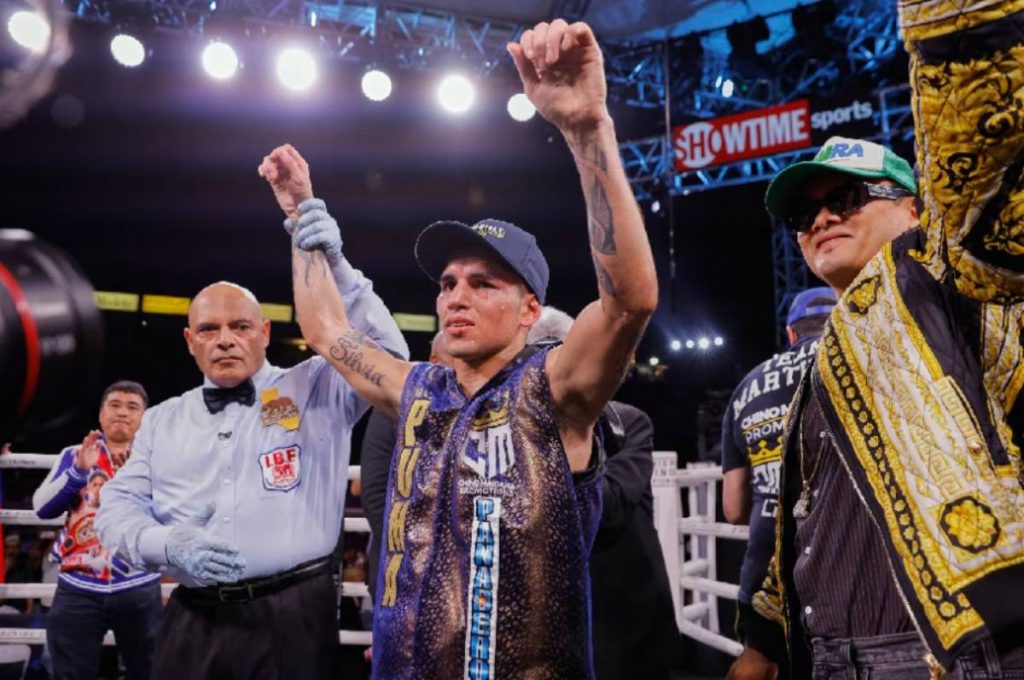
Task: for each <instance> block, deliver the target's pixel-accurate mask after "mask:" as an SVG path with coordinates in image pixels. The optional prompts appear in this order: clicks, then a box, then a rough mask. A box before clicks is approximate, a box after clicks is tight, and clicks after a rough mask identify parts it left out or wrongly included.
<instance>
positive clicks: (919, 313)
mask: <svg viewBox="0 0 1024 680" xmlns="http://www.w3.org/2000/svg"><path fill="white" fill-rule="evenodd" d="M899 13H900V21H901V26H902V29H903V33H904V39H905V41H906V44H907V49H908V51H909V53H910V56H911V85H912V88H913V100H912V106H913V109H914V114H915V122H916V133H917V135H916V142H917V161H918V172H919V175H920V188H921V201H922V204H923V208H924V209H923V211H922V216H921V226H922V229H921V230H914V231H912V232H909V233H907V234H905V235H903V236H901V237H900V238H898V239H896V240H895V241H894V242H892V243H891V244H889V245H887V246H886V247H885V248H884V249H883V250H882V252H881V253H879V254H878V255H876V256H875V257H874V258H873V259H872V260H871V262H870V263H869V264H868V265H867V266H866V267H865V268H864V270H862V271H861V272H860V274H859V275H858V277H857V278H856V279H855V280H854V282H853V283H852V284H851V286H850V287H849V288H848V289H847V291H846V293H845V294H844V295H843V297H842V299H841V300H840V303H839V305H837V306H836V308H835V310H834V311H833V313H832V315H831V317H830V319H829V322H828V324H827V326H826V330H825V333H824V335H823V336H822V341H821V344H820V345H819V350H818V356H817V360H816V370H814V371H809V372H808V376H807V378H806V380H805V384H804V386H803V388H802V392H801V393H799V394H798V395H797V396H796V397H795V400H796V401H795V402H794V403H795V404H796V405H797V408H794V409H792V410H791V413H790V423H789V425H791V424H792V423H795V422H797V417H798V414H799V413H800V407H801V406H802V404H803V403H804V397H805V395H806V390H808V389H814V390H815V391H816V395H817V397H818V401H819V402H820V403H821V405H822V408H823V410H824V412H825V416H826V421H827V423H828V425H829V429H830V431H831V433H832V436H833V438H834V439H835V449H836V450H837V451H838V453H839V455H840V459H841V461H842V463H843V467H845V468H846V470H847V473H848V474H849V475H850V478H851V480H852V481H853V483H854V486H855V488H856V490H857V494H858V496H859V497H860V499H861V501H862V502H863V503H864V506H865V508H866V509H867V511H868V513H869V515H870V517H871V519H872V521H873V522H874V524H875V525H876V526H877V527H878V529H879V532H880V535H881V537H882V540H883V543H884V544H885V546H886V548H887V553H888V556H889V563H890V564H889V566H890V571H891V573H892V575H893V578H894V580H895V582H896V584H897V585H898V587H899V590H900V591H901V593H902V595H903V599H904V601H905V603H906V605H907V609H908V612H909V614H910V615H911V618H912V619H913V621H914V624H915V626H916V628H917V629H918V631H919V633H920V635H921V638H922V640H923V641H924V642H925V644H926V646H927V647H928V649H929V650H930V652H931V654H932V655H933V656H934V660H937V662H938V663H939V664H941V665H942V666H944V667H946V668H949V667H950V665H951V663H952V660H953V659H954V658H955V657H956V655H957V653H958V651H959V650H961V649H962V648H963V647H964V646H965V645H968V644H970V643H972V642H975V641H977V640H980V639H983V638H985V637H988V636H990V635H993V634H995V633H997V632H998V631H1000V630H1002V629H1005V628H1007V627H1009V626H1011V625H1014V624H1017V623H1020V622H1021V621H1024V607H1022V606H1021V605H1020V603H1021V602H1024V473H1022V468H1021V439H1022V435H1024V432H1022V428H1024V418H1022V416H1024V403H1022V402H1024V399H1020V398H1019V397H1020V392H1021V388H1022V386H1024V352H1022V346H1021V332H1022V329H1024V174H1022V169H1024V0H1003V1H1001V2H999V1H993V0H975V1H973V2H972V1H970V0H967V1H965V0H907V1H904V2H901V3H900V4H899ZM789 429H790V430H792V429H794V428H792V427H789ZM795 439H796V438H795V436H794V437H789V436H787V445H786V453H785V459H784V462H783V476H784V477H785V475H786V474H787V472H788V474H795V470H796V469H798V465H797V464H796V460H795V458H794V456H795V452H794V449H795V445H796V442H795ZM782 487H783V489H785V487H786V484H785V483H783V484H782ZM793 500H794V499H793V498H787V497H786V494H785V491H783V498H782V504H781V508H782V510H781V511H780V512H779V520H778V524H777V529H776V534H777V535H776V553H775V558H774V560H773V568H772V570H771V572H770V574H769V577H768V579H767V580H766V582H765V587H764V588H763V589H762V591H760V592H759V593H758V594H757V595H756V596H755V599H754V606H755V609H756V610H757V612H758V613H759V614H760V615H761V616H762V617H766V619H762V620H761V621H762V625H761V626H760V630H758V626H757V625H756V623H755V624H754V625H747V626H746V627H745V629H746V630H747V631H748V644H750V645H751V646H754V647H758V648H760V649H761V650H762V651H766V652H769V653H771V652H772V650H771V649H769V647H770V646H771V640H772V638H773V635H772V634H771V631H770V628H771V626H766V625H763V624H765V623H767V621H768V620H770V621H773V622H775V623H779V624H782V625H783V627H784V629H785V631H786V632H787V634H788V642H789V644H788V648H789V651H790V653H791V658H790V662H791V664H792V674H793V676H794V677H804V676H805V673H806V672H805V670H804V664H805V663H806V662H807V658H806V648H805V645H804V644H802V643H801V642H799V640H800V637H801V636H800V632H801V631H800V630H799V623H798V621H797V620H796V619H797V617H796V616H790V614H791V613H795V610H794V609H793V603H792V593H793V588H792V581H791V570H792V565H793V563H794V561H795V556H794V555H792V549H793V548H792V546H793V533H794V529H795V527H794V526H793V521H792V504H793ZM775 639H777V640H778V639H781V638H778V637H777V636H776V637H775ZM778 651H779V650H778V649H776V650H775V652H776V653H775V654H771V655H772V656H775V657H776V658H779V655H778V654H777V652H778Z"/></svg>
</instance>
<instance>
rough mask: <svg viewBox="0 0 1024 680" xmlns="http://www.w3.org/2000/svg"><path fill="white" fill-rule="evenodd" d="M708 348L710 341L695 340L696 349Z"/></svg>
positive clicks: (703, 339) (704, 339) (705, 339)
mask: <svg viewBox="0 0 1024 680" xmlns="http://www.w3.org/2000/svg"><path fill="white" fill-rule="evenodd" d="M708 347H711V341H710V340H708V339H707V338H698V339H697V348H698V349H707V348H708Z"/></svg>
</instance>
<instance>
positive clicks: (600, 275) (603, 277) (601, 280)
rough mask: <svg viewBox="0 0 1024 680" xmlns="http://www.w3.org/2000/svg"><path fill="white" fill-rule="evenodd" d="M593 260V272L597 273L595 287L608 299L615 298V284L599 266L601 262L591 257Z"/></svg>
mask: <svg viewBox="0 0 1024 680" xmlns="http://www.w3.org/2000/svg"><path fill="white" fill-rule="evenodd" d="M593 260H594V271H595V272H597V286H598V288H600V289H601V290H603V291H604V292H605V294H607V295H608V296H609V297H615V296H616V292H615V282H614V281H612V277H611V274H609V273H608V270H607V269H605V268H604V267H603V266H601V261H600V260H598V259H597V257H596V256H593Z"/></svg>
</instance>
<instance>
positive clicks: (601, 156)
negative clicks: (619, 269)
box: [580, 143, 617, 255]
mask: <svg viewBox="0 0 1024 680" xmlns="http://www.w3.org/2000/svg"><path fill="white" fill-rule="evenodd" d="M580 156H581V159H582V160H583V162H584V165H586V166H587V167H588V168H590V169H591V173H592V174H593V181H592V182H591V183H590V187H589V189H588V190H587V196H586V199H587V218H588V221H587V227H588V230H589V232H590V245H591V246H592V247H593V248H594V250H596V251H597V252H599V253H601V254H602V255H615V254H616V253H617V249H616V248H615V221H614V220H613V219H612V207H611V204H610V203H609V202H608V195H607V194H606V193H605V190H604V184H603V183H602V181H601V180H602V177H601V176H602V175H604V174H607V172H608V157H607V156H606V155H605V153H604V151H602V150H601V147H599V146H598V145H597V144H596V143H593V144H588V145H587V146H586V147H584V148H583V149H582V150H581V152H580Z"/></svg>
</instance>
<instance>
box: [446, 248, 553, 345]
mask: <svg viewBox="0 0 1024 680" xmlns="http://www.w3.org/2000/svg"><path fill="white" fill-rule="evenodd" d="M437 316H438V318H439V319H440V320H441V328H442V330H443V331H444V347H445V350H446V351H447V353H448V354H449V355H451V356H452V357H453V358H455V359H461V360H463V361H475V360H479V359H487V358H489V357H491V356H493V355H495V354H498V353H499V352H501V351H503V350H506V349H509V348H510V347H511V348H513V349H516V351H518V346H520V345H522V344H525V342H526V332H527V331H528V330H529V328H530V326H531V325H533V323H534V322H536V320H537V318H538V317H539V316H540V304H539V303H538V302H537V296H536V295H534V294H533V293H531V292H529V291H528V290H527V288H526V285H525V284H524V283H523V282H522V279H521V278H519V276H518V275H517V274H516V273H515V272H513V271H512V270H511V269H509V268H508V267H507V266H504V265H503V264H502V263H500V262H497V261H495V260H494V259H492V258H489V257H486V256H484V255H483V254H474V253H467V254H460V255H457V256H456V257H454V258H452V260H451V261H450V262H449V263H448V265H447V266H446V267H445V269H444V271H443V272H442V273H441V292H440V293H439V294H438V296H437ZM513 346H514V347H513Z"/></svg>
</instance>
